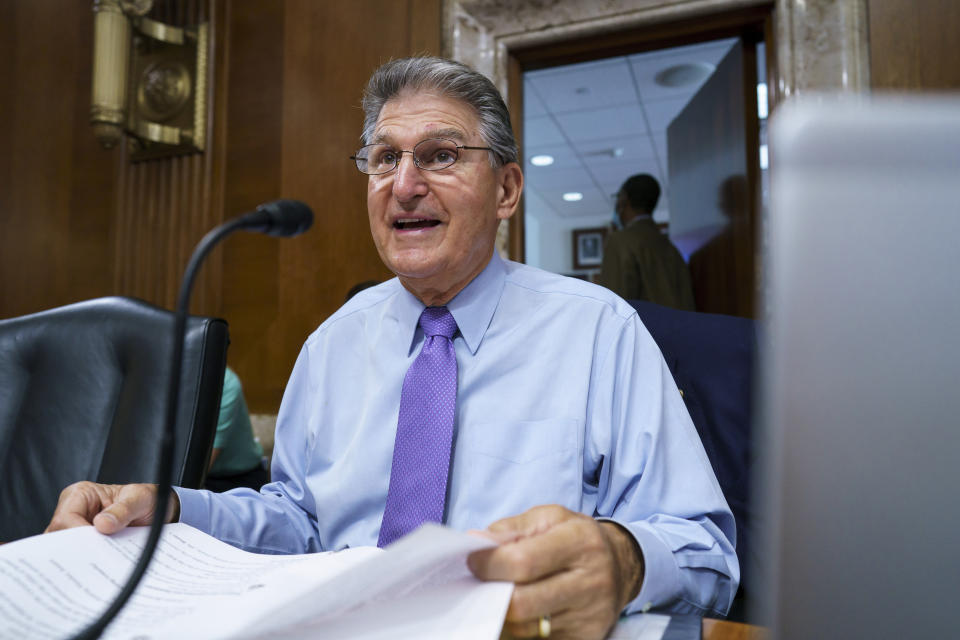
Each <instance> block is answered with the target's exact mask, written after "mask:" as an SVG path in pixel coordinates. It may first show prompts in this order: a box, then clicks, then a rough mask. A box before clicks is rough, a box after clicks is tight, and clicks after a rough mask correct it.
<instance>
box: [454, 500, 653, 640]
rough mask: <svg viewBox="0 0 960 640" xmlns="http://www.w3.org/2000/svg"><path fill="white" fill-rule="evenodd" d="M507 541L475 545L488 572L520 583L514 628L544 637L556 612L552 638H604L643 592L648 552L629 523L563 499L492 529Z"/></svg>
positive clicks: (513, 605)
mask: <svg viewBox="0 0 960 640" xmlns="http://www.w3.org/2000/svg"><path fill="white" fill-rule="evenodd" d="M487 533H488V534H489V535H490V537H491V538H493V539H495V540H497V541H498V542H500V543H501V544H500V546H499V547H496V548H495V549H484V550H482V551H476V552H474V553H472V554H471V555H470V556H469V558H468V559H467V564H468V565H469V567H470V570H471V571H472V572H473V574H474V575H475V576H477V577H478V578H480V579H481V580H505V581H510V582H514V583H516V588H515V589H514V592H513V598H512V599H511V600H510V607H509V609H508V610H507V624H506V629H507V631H509V632H510V633H511V634H512V635H513V636H515V637H519V638H530V637H537V635H538V634H539V632H540V618H541V616H547V615H549V616H550V627H551V633H550V637H551V638H578V639H589V638H603V637H604V636H606V634H607V633H608V632H609V631H610V629H611V628H612V627H613V625H614V624H615V623H616V621H617V618H618V617H619V615H620V611H621V610H622V609H623V607H624V606H626V604H627V603H628V602H630V601H631V600H632V599H633V598H634V597H636V595H637V593H639V592H640V585H641V584H642V582H643V556H642V554H641V552H640V548H639V547H638V546H637V544H636V542H635V541H634V539H633V536H631V535H630V534H629V533H628V532H627V531H626V530H624V529H623V528H621V527H620V526H619V525H617V524H614V523H612V522H597V521H596V520H594V519H593V518H590V517H588V516H585V515H583V514H580V513H575V512H573V511H569V510H567V509H564V508H563V507H560V506H557V505H550V506H541V507H534V508H533V509H530V510H529V511H527V512H526V513H523V514H520V515H518V516H514V517H512V518H505V519H503V520H499V521H497V522H495V523H493V524H492V525H490V527H489V528H488V530H487Z"/></svg>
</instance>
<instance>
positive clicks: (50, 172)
mask: <svg viewBox="0 0 960 640" xmlns="http://www.w3.org/2000/svg"><path fill="white" fill-rule="evenodd" d="M92 39H93V15H92V11H91V10H90V7H89V6H87V5H84V4H77V3H67V4H66V5H62V4H61V3H53V2H31V1H30V0H14V1H12V2H5V3H2V6H0V41H2V44H0V58H2V62H0V73H2V77H3V79H4V81H3V83H2V84H3V89H2V91H3V94H2V96H0V103H2V104H0V139H2V140H3V141H4V148H3V153H2V154H0V155H2V156H3V158H2V159H0V317H11V316H17V315H22V314H25V313H30V312H35V311H39V310H42V309H46V308H50V307H54V306H59V305H62V304H66V303H69V302H73V301H76V300H79V299H82V298H86V297H94V296H96V295H102V294H104V293H107V292H108V291H109V286H110V271H111V260H110V257H111V255H110V254H111V252H110V251H109V225H110V214H111V206H110V204H111V202H112V198H113V191H112V188H111V184H112V178H113V173H114V166H115V161H114V159H113V158H112V157H111V156H109V155H107V154H103V153H100V149H99V146H98V144H97V143H96V141H95V140H94V138H93V135H92V133H91V132H90V128H89V126H88V125H87V119H88V118H89V100H90V89H89V87H90V74H91V65H90V60H91V58H92Z"/></svg>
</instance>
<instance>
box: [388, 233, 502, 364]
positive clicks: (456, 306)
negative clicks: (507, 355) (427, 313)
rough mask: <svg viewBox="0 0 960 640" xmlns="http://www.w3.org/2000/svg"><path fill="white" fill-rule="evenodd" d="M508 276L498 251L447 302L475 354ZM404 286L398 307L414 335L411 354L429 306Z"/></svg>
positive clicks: (404, 329) (406, 330) (405, 327)
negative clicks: (424, 311)
mask: <svg viewBox="0 0 960 640" xmlns="http://www.w3.org/2000/svg"><path fill="white" fill-rule="evenodd" d="M506 277H507V268H506V265H504V263H503V259H502V258H500V255H499V254H498V253H497V252H496V250H494V252H493V257H491V258H490V262H488V263H487V266H486V267H484V268H483V271H481V272H480V273H479V274H478V275H477V277H475V278H474V279H473V280H471V281H470V283H469V284H467V286H466V287H464V288H463V290H462V291H461V292H460V293H458V294H457V295H455V296H454V297H453V300H451V301H450V302H448V303H447V309H449V310H450V313H451V314H452V315H453V319H454V320H456V321H457V328H458V329H459V330H460V335H461V336H462V337H463V341H464V342H465V343H466V345H467V348H468V349H469V350H470V353H472V354H475V353H476V352H477V349H479V348H480V343H481V342H482V341H483V336H484V334H485V333H486V331H487V327H489V326H490V321H491V320H493V312H494V311H496V310H497V305H498V304H499V303H500V294H501V292H502V291H503V284H504V282H505V281H506ZM400 289H401V292H400V295H399V296H398V298H397V306H396V314H397V321H398V322H399V324H400V329H401V332H402V333H403V335H409V336H410V353H412V352H413V349H414V347H415V345H416V342H417V336H418V332H417V329H418V322H419V320H420V314H421V313H423V310H424V308H425V305H424V304H423V303H422V302H420V300H419V299H418V298H417V297H416V296H415V295H413V294H412V293H410V292H409V291H407V290H406V289H405V288H403V286H402V285H401V286H400Z"/></svg>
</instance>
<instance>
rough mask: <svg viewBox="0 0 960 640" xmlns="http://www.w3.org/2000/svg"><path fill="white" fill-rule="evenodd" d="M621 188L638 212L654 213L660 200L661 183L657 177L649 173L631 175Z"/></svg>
mask: <svg viewBox="0 0 960 640" xmlns="http://www.w3.org/2000/svg"><path fill="white" fill-rule="evenodd" d="M620 190H621V191H622V192H623V193H624V194H625V195H626V196H627V200H628V201H629V202H630V206H631V207H633V209H634V211H637V212H643V213H653V210H654V209H656V208H657V202H658V201H659V200H660V184H659V183H658V182H657V179H656V178H654V177H653V176H651V175H650V174H647V173H639V174H637V175H635V176H630V177H629V178H627V180H626V182H624V183H623V186H622V187H620Z"/></svg>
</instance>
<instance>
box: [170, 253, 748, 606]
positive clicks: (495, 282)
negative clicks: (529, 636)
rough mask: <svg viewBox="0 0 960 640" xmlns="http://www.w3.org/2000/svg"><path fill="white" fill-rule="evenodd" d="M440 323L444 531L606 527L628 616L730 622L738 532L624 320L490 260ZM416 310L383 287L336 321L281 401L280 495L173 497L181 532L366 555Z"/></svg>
mask: <svg viewBox="0 0 960 640" xmlns="http://www.w3.org/2000/svg"><path fill="white" fill-rule="evenodd" d="M447 306H448V308H449V309H450V312H451V313H452V314H453V317H454V319H456V321H457V325H458V327H459V328H460V333H459V334H458V335H457V336H456V337H455V339H454V348H455V351H456V355H457V365H458V369H459V384H458V390H457V417H456V432H455V436H454V450H453V455H452V468H451V471H450V479H449V486H448V493H449V495H448V500H447V511H446V516H445V523H446V524H447V525H449V526H451V527H453V528H456V529H461V530H465V529H471V528H474V529H484V528H486V527H487V525H489V524H490V523H492V522H494V521H495V520H498V519H500V518H503V517H506V516H512V515H516V514H519V513H522V512H523V511H526V510H527V509H529V508H530V507H533V506H536V505H541V504H560V505H563V506H564V507H567V508H568V509H571V510H574V511H579V512H582V513H585V514H588V515H591V516H594V517H598V518H610V519H612V520H614V521H616V522H618V523H620V524H622V525H623V526H625V527H627V529H628V530H629V531H631V532H632V533H633V535H634V537H635V538H636V540H637V542H638V543H639V545H640V548H641V550H642V552H643V557H644V562H645V571H646V573H645V578H644V581H643V586H642V588H641V590H640V593H639V595H638V596H637V598H636V599H635V600H634V601H633V602H632V603H630V605H629V607H628V608H627V611H628V612H633V611H638V610H642V609H644V608H646V607H655V608H668V609H669V610H671V611H674V612H677V613H703V612H705V611H708V610H714V611H719V612H725V611H726V609H727V608H728V607H729V605H730V602H731V601H732V599H733V595H734V593H735V591H736V587H737V582H738V580H739V566H738V564H737V559H736V555H735V553H734V550H733V541H734V520H733V516H732V515H731V513H730V510H729V508H728V506H727V504H726V501H725V500H724V498H723V495H722V493H721V491H720V487H719V485H718V484H717V481H716V478H715V477H714V474H713V471H712V469H711V467H710V463H709V461H708V459H707V456H706V454H705V453H704V450H703V446H702V445H701V443H700V440H699V437H698V436H697V432H696V430H695V429H694V426H693V423H692V422H691V420H690V416H689V415H688V413H687V410H686V407H685V406H684V404H683V400H682V399H681V397H680V394H679V392H678V391H677V388H676V385H675V384H674V382H673V378H672V377H671V375H670V371H669V369H668V368H667V365H666V364H665V363H664V361H663V357H662V356H661V354H660V351H659V349H658V348H657V345H656V343H654V341H653V339H652V338H651V337H650V334H649V333H648V332H647V330H646V329H645V328H644V327H643V325H642V323H641V322H640V320H639V318H638V317H637V314H636V313H635V312H634V310H633V308H632V307H630V305H628V304H627V303H626V302H624V301H623V300H621V299H620V298H618V297H617V296H616V295H614V294H613V293H611V292H610V291H608V290H607V289H604V288H602V287H598V286H595V285H591V284H589V283H586V282H582V281H580V280H576V279H573V278H565V277H561V276H557V275H555V274H551V273H547V272H545V271H541V270H539V269H535V268H532V267H528V266H526V265H522V264H517V263H513V262H505V261H503V260H501V259H500V258H499V257H498V256H497V255H496V254H494V256H493V258H492V259H491V261H490V263H489V264H488V265H487V267H486V268H485V269H484V270H483V272H482V273H481V274H480V275H479V276H477V277H476V278H475V279H474V280H473V281H472V282H471V283H470V284H469V285H468V286H467V287H466V288H465V289H463V291H461V292H460V293H459V294H458V295H457V296H456V297H455V298H454V299H453V300H452V301H451V302H450V303H449V304H448V305H447ZM423 308H424V305H423V304H422V303H421V302H420V301H419V300H418V299H417V298H416V297H414V296H413V295H412V294H410V293H409V292H408V291H407V290H406V289H404V288H403V286H401V284H400V283H399V281H398V280H396V279H393V280H390V281H388V282H385V283H383V284H381V285H379V286H377V287H373V288H371V289H367V290H365V291H363V292H361V293H360V294H358V295H356V296H354V297H353V298H352V299H351V300H350V301H349V302H348V303H347V304H346V305H344V306H343V307H342V308H341V309H340V310H338V311H337V312H336V313H335V314H333V315H332V316H331V317H330V318H329V319H328V320H327V321H326V322H324V323H323V324H322V325H321V326H320V328H318V329H317V330H316V331H315V332H314V333H313V334H312V335H311V336H310V337H309V339H308V340H307V342H306V344H305V345H304V346H303V349H302V351H301V352H300V356H299V358H298V359H297V363H296V365H295V366H294V369H293V373H292V374H291V376H290V381H289V382H288V384H287V388H286V391H285V393H284V397H283V402H282V404H281V407H280V413H279V416H278V419H277V431H276V439H275V442H276V446H275V449H274V454H273V462H272V476H273V482H271V483H270V484H268V485H266V486H264V487H263V489H262V491H261V493H256V492H254V491H252V490H249V489H237V490H234V491H231V492H228V493H224V494H214V493H208V492H204V491H193V490H188V489H178V490H177V493H178V494H179V497H180V505H181V507H180V509H181V522H186V523H188V524H190V525H193V526H195V527H198V528H199V529H201V530H203V531H206V532H208V533H210V534H211V535H213V536H215V537H217V538H220V539H221V540H224V541H226V542H228V543H230V544H233V545H235V546H238V547H241V548H244V549H247V550H250V551H255V552H261V553H305V552H312V551H320V550H335V549H342V548H344V547H352V546H359V545H375V544H376V543H377V536H378V533H379V531H380V522H381V519H382V518H383V511H384V505H385V504H386V498H387V489H388V487H389V484H390V467H391V461H392V457H393V444H394V437H395V434H396V429H397V416H398V412H399V406H400V390H401V386H402V384H403V378H404V375H405V374H406V371H407V369H408V368H409V367H410V365H411V363H412V362H413V360H414V358H415V357H416V355H417V354H418V353H419V351H420V347H421V345H422V343H423V333H422V331H421V330H420V328H419V327H418V325H417V321H418V319H419V317H420V313H421V311H422V310H423Z"/></svg>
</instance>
